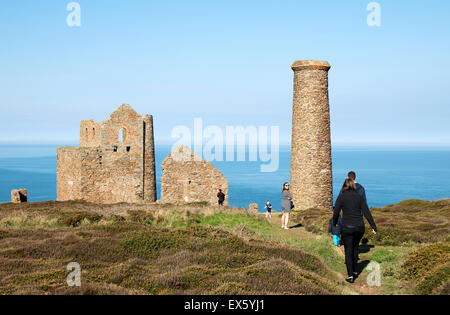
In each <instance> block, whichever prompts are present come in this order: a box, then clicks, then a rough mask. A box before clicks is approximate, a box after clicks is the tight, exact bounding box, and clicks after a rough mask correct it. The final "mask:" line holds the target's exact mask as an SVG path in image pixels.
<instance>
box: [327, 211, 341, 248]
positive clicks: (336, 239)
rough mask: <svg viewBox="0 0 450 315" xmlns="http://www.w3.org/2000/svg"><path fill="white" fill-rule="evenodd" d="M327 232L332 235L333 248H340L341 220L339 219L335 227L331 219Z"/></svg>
mask: <svg viewBox="0 0 450 315" xmlns="http://www.w3.org/2000/svg"><path fill="white" fill-rule="evenodd" d="M328 232H329V233H331V234H332V235H333V244H334V246H337V247H340V246H341V244H340V242H341V233H342V218H341V217H339V219H338V225H337V226H335V225H334V224H333V219H331V220H330V225H329V227H328Z"/></svg>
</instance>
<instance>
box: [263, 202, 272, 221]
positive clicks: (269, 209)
mask: <svg viewBox="0 0 450 315" xmlns="http://www.w3.org/2000/svg"><path fill="white" fill-rule="evenodd" d="M264 209H266V218H271V219H272V204H271V203H270V201H269V200H267V202H266V206H265V207H264Z"/></svg>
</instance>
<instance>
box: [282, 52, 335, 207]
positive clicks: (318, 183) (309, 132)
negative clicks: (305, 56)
mask: <svg viewBox="0 0 450 315" xmlns="http://www.w3.org/2000/svg"><path fill="white" fill-rule="evenodd" d="M292 70H294V104H293V122H292V147H291V152H292V153H291V193H292V196H293V201H294V204H295V208H296V209H298V210H302V209H311V208H322V209H330V208H332V206H333V178H332V168H331V166H332V162H331V136H330V106H329V100H328V71H329V70H330V65H329V64H328V62H326V61H311V60H305V61H296V62H295V63H294V64H293V65H292Z"/></svg>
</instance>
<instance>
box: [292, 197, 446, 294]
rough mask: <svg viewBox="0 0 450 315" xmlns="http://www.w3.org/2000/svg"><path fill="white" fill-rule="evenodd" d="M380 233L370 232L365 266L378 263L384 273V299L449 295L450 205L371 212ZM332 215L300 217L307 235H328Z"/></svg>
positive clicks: (404, 205)
mask: <svg viewBox="0 0 450 315" xmlns="http://www.w3.org/2000/svg"><path fill="white" fill-rule="evenodd" d="M371 211H372V214H373V217H374V219H375V222H376V223H377V226H378V228H379V233H378V234H377V235H373V234H372V233H371V232H370V231H371V229H370V227H369V226H367V227H366V235H365V236H364V239H363V246H361V258H362V259H363V263H364V262H366V264H367V263H369V262H370V261H376V262H378V263H380V264H381V266H382V270H383V279H384V281H383V286H382V288H381V289H382V292H383V293H394V294H396V293H413V294H448V293H449V287H450V270H449V265H448V261H449V257H450V247H449V246H450V200H441V201H422V200H406V201H403V202H400V203H399V204H395V205H390V206H387V207H383V208H374V209H371ZM331 217H332V213H331V211H327V210H310V211H305V212H299V213H296V214H295V215H294V220H295V222H297V223H300V224H302V225H304V227H305V229H306V230H308V231H310V232H312V233H315V234H318V235H325V234H326V232H327V229H328V224H329V220H330V218H331Z"/></svg>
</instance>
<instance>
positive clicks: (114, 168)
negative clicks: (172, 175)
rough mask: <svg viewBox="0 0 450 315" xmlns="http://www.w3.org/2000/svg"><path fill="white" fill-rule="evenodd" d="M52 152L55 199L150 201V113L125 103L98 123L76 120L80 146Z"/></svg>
mask: <svg viewBox="0 0 450 315" xmlns="http://www.w3.org/2000/svg"><path fill="white" fill-rule="evenodd" d="M57 155H58V157H57V199H58V201H66V200H85V201H88V202H95V203H104V204H113V203H120V202H127V203H137V202H144V201H145V202H154V201H156V177H155V151H154V136H153V117H152V116H149V115H138V114H137V113H136V112H135V111H134V110H133V108H131V106H129V105H122V106H121V107H120V108H119V109H117V110H116V111H115V112H114V113H112V114H111V116H110V117H109V119H107V120H105V121H103V122H94V121H92V120H89V121H82V122H81V125H80V147H79V148H74V147H61V148H58V154H57Z"/></svg>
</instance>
